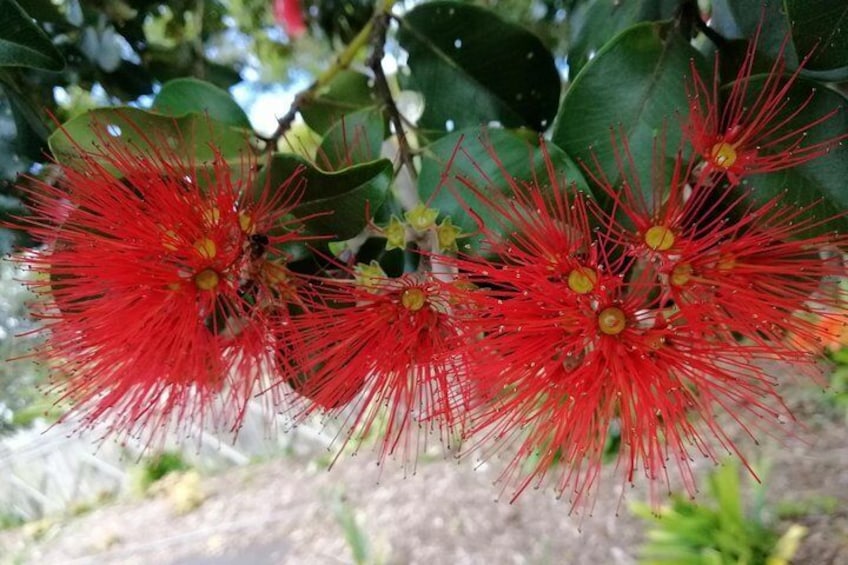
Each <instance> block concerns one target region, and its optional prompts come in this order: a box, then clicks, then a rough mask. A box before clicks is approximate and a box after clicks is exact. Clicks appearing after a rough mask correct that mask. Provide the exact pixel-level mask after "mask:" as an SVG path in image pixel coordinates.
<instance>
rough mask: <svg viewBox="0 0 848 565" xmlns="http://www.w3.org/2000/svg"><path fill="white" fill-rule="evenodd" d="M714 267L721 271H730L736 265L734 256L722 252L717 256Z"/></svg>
mask: <svg viewBox="0 0 848 565" xmlns="http://www.w3.org/2000/svg"><path fill="white" fill-rule="evenodd" d="M716 267H717V268H718V270H719V271H720V272H722V273H726V272H728V271H732V270H733V268H734V267H736V257H734V256H733V255H731V254H729V253H724V254H722V256H721V257H719V260H718V264H717V265H716Z"/></svg>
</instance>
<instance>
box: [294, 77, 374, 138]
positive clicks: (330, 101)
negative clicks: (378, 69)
mask: <svg viewBox="0 0 848 565" xmlns="http://www.w3.org/2000/svg"><path fill="white" fill-rule="evenodd" d="M368 81H369V78H368V77H367V76H365V75H364V74H362V73H357V72H355V71H349V70H344V71H341V72H340V73H339V74H338V75H336V77H335V78H334V79H333V80H332V81H330V84H328V85H327V86H326V87H325V88H323V89H321V90H319V91H318V94H317V96H315V97H314V98H312V99H311V100H307V101H306V102H305V103H304V104H303V105H302V106H301V108H300V115H301V116H303V121H305V122H306V125H308V126H309V127H310V128H312V131H314V132H316V133H318V134H319V135H324V133H325V132H326V131H327V130H328V129H330V128H331V127H332V126H333V124H335V123H336V122H338V121H339V120H340V119H341V117H342V116H344V115H345V114H349V113H351V112H355V111H356V110H361V109H362V108H365V107H366V106H372V105H373V104H374V99H373V98H372V96H371V87H370V86H368Z"/></svg>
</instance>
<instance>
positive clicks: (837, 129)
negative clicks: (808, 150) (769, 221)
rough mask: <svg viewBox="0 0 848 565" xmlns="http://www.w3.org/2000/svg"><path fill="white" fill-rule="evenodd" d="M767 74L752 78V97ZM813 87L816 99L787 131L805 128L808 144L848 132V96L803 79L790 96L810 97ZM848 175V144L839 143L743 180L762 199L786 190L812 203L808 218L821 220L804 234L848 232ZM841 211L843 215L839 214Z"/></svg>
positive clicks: (787, 197) (790, 198)
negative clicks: (795, 163)
mask: <svg viewBox="0 0 848 565" xmlns="http://www.w3.org/2000/svg"><path fill="white" fill-rule="evenodd" d="M765 78H766V77H764V76H757V77H752V78H751V79H750V80H751V88H749V91H751V93H752V96H753V95H754V93H756V92H759V91H760V89H761V87H760V86H759V85H760V84H761V83H762V82H764V81H765ZM811 89H812V90H814V91H815V95H814V96H813V98H812V100H811V101H810V103H809V104H808V105H807V106H805V107H804V109H803V110H802V111H800V112H799V113H798V115H797V116H794V117H793V119H792V120H791V121H789V122H788V123H787V124H786V127H785V128H784V131H793V130H799V131H804V133H805V137H804V144H805V145H810V144H814V143H821V142H826V141H828V140H833V139H836V138H838V137H839V136H842V135H845V133H846V132H848V111H846V110H847V109H848V108H846V107H848V100H846V98H845V97H844V96H842V95H840V94H839V93H838V92H836V91H834V90H831V89H830V88H827V87H824V86H823V85H821V84H819V83H816V82H813V81H810V80H806V79H799V80H798V81H796V83H795V84H794V85H793V88H792V89H791V90H790V91H789V92H788V97H789V98H790V99H792V100H798V101H800V100H805V99H806V98H807V96H808V95H809V93H810V91H811ZM796 108H797V106H795V105H792V106H791V108H790V109H791V110H792V111H794V110H795V109H796ZM837 108H839V109H840V110H839V111H838V112H837V113H836V114H835V115H834V116H832V117H831V118H830V119H828V120H827V121H826V122H824V123H822V124H819V125H817V126H816V127H814V128H809V129H808V128H807V125H808V124H810V123H812V122H814V121H815V120H817V119H819V118H821V117H822V116H825V115H826V114H828V113H829V112H832V111H833V110H835V109H837ZM778 119H779V117H778ZM845 179H848V146H846V145H845V144H844V143H840V144H838V145H836V146H834V148H833V149H832V150H831V151H830V152H828V153H826V154H824V155H822V156H821V157H818V158H817V159H814V160H812V161H809V162H807V163H804V164H802V165H799V166H796V167H793V168H791V169H786V170H784V171H778V172H775V173H769V174H763V175H753V176H751V177H748V178H746V179H745V180H744V181H743V182H744V183H746V184H749V185H750V186H752V187H753V189H754V190H753V191H752V195H753V197H754V199H755V200H756V201H757V202H761V203H762V202H767V201H768V200H771V199H772V198H774V197H776V196H778V195H780V194H783V196H782V198H783V200H784V201H785V202H789V203H792V204H794V205H799V206H812V208H810V209H809V210H808V211H807V213H806V215H805V219H809V220H815V221H817V222H820V224H819V225H818V226H816V227H815V228H814V229H812V230H810V232H809V233H808V234H805V235H812V234H816V233H827V232H832V231H838V232H840V233H848V218H846V217H845V215H844V212H845V210H848V185H846V182H845ZM839 214H842V215H841V216H839V217H837V215H839ZM800 219H801V218H799V220H800Z"/></svg>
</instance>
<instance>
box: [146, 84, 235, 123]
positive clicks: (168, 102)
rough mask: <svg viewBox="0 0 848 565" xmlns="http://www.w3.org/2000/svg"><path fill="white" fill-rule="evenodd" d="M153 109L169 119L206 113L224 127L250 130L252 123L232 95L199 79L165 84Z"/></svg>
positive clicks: (154, 101) (157, 96) (154, 102)
mask: <svg viewBox="0 0 848 565" xmlns="http://www.w3.org/2000/svg"><path fill="white" fill-rule="evenodd" d="M153 109H154V110H156V111H158V112H159V113H161V114H164V115H166V116H175V117H180V116H185V115H186V114H206V115H208V116H209V117H210V118H212V119H213V120H217V121H219V122H221V123H222V124H228V125H231V126H235V127H241V128H246V129H250V127H251V126H250V120H249V119H248V117H247V114H245V113H244V110H242V109H241V106H239V105H238V104H237V103H236V101H235V100H233V98H232V97H231V96H230V94H229V93H228V92H227V91H226V90H223V89H221V88H218V87H217V86H215V85H214V84H211V83H209V82H204V81H202V80H198V79H196V78H178V79H174V80H170V81H168V82H166V83H165V84H164V85H162V90H160V91H159V94H157V95H156V98H155V99H154V100H153Z"/></svg>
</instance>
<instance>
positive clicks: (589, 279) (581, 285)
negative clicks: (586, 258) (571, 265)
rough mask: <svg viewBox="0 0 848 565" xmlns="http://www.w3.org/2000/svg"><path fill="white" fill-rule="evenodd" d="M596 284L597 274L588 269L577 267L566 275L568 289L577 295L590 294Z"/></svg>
mask: <svg viewBox="0 0 848 565" xmlns="http://www.w3.org/2000/svg"><path fill="white" fill-rule="evenodd" d="M597 283H598V273H596V272H595V270H594V269H592V268H590V267H577V268H576V269H574V270H573V271H571V272H570V273H568V288H570V289H571V290H573V291H574V292H576V293H577V294H586V293H589V292H592V290H593V289H594V288H595V285H596V284H597Z"/></svg>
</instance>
